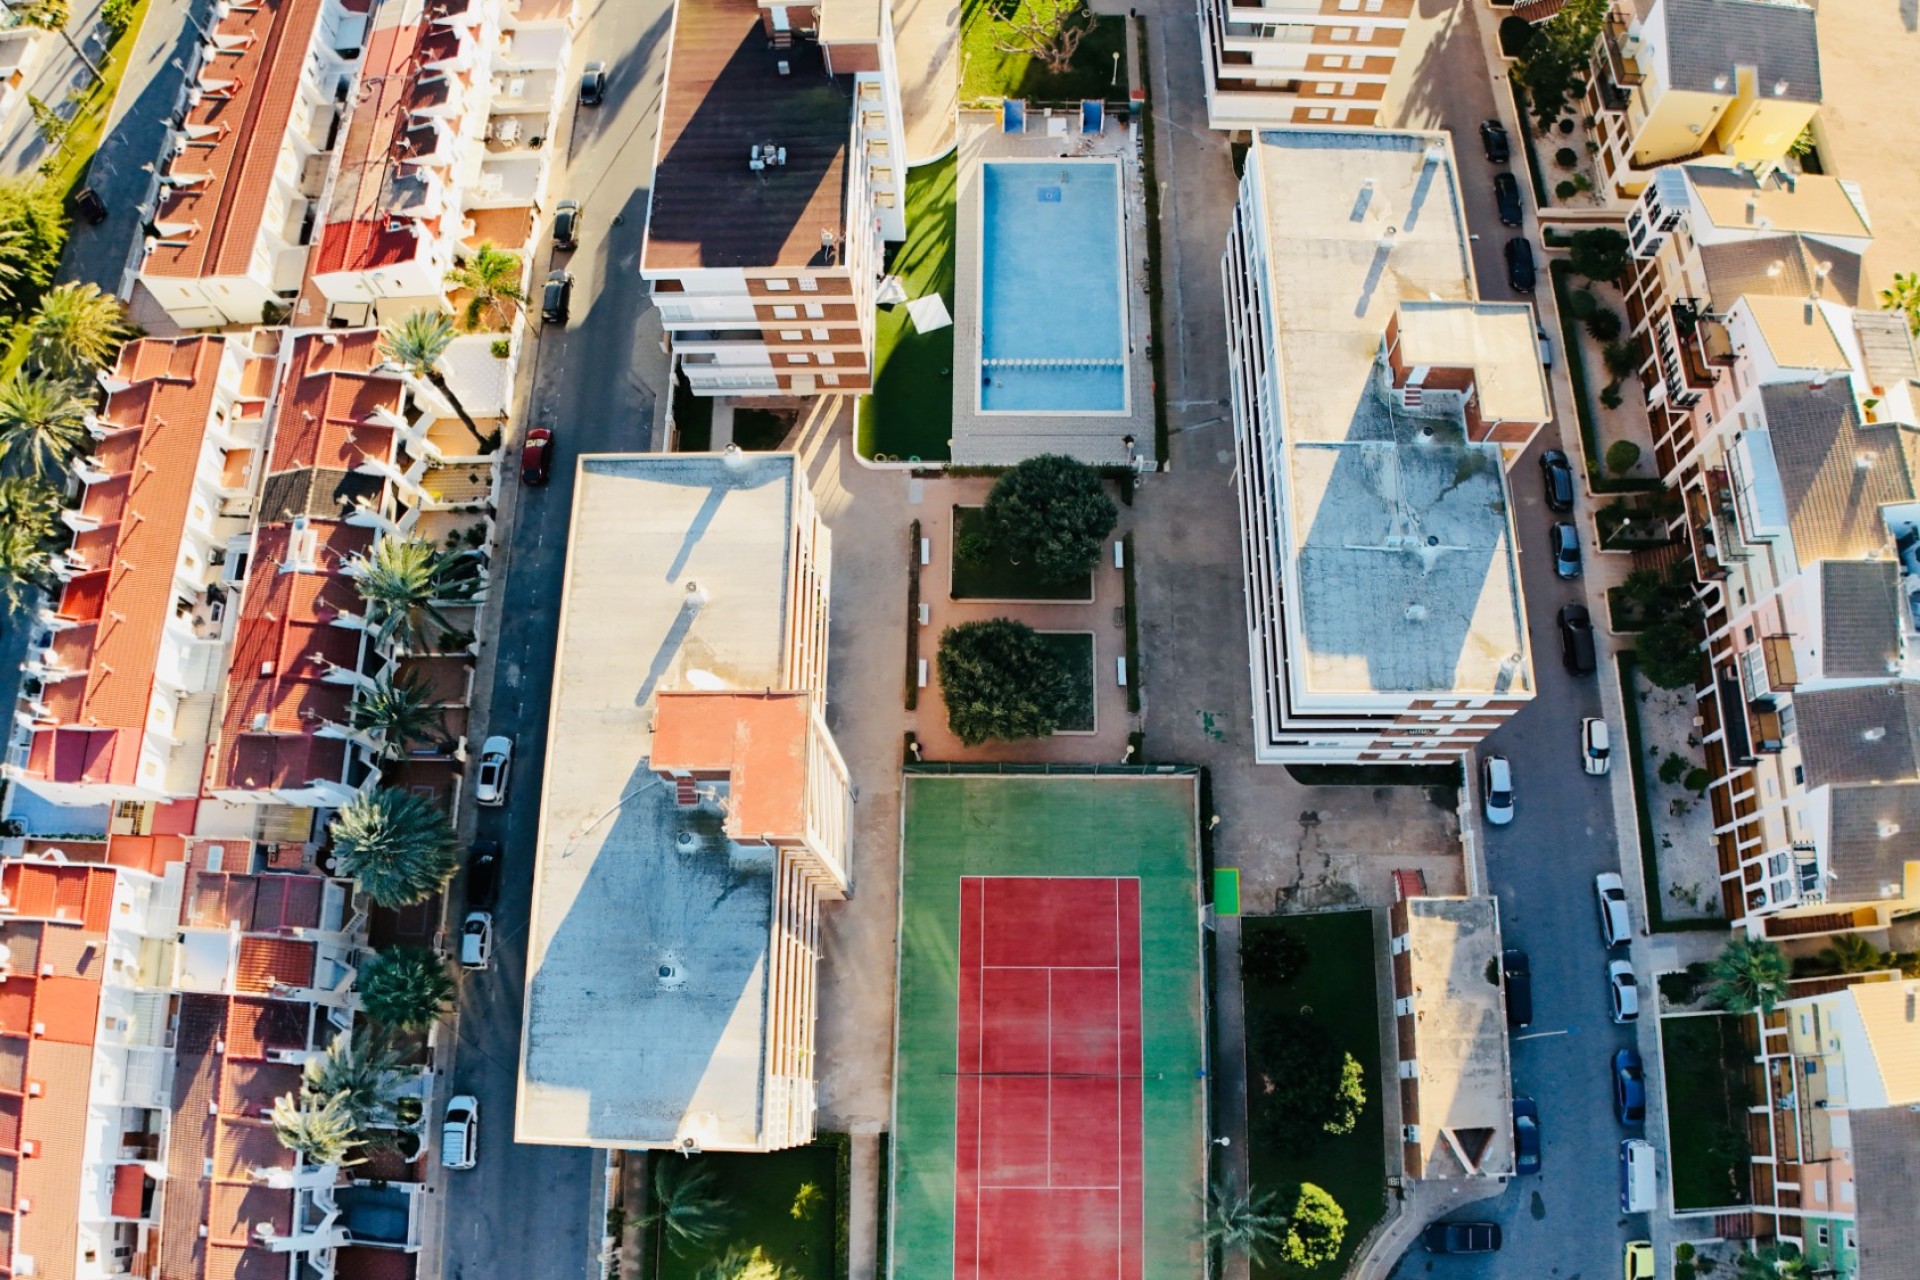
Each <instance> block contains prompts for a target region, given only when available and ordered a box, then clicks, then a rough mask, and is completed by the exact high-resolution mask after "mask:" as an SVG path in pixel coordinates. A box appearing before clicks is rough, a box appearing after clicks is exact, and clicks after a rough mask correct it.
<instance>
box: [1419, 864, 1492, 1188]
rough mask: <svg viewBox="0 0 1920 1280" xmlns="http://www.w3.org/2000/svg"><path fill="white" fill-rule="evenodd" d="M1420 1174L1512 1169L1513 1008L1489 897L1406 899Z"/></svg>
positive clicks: (1458, 1175) (1444, 1174) (1425, 1175)
mask: <svg viewBox="0 0 1920 1280" xmlns="http://www.w3.org/2000/svg"><path fill="white" fill-rule="evenodd" d="M1407 935H1408V943H1409V945H1408V958H1409V962H1410V964H1411V965H1412V975H1413V1016H1414V1019H1415V1024H1416V1025H1415V1030H1414V1036H1415V1045H1414V1051H1415V1053H1416V1054H1417V1055H1418V1058H1419V1066H1420V1076H1419V1085H1420V1146H1421V1148H1422V1150H1421V1158H1422V1163H1423V1165H1424V1166H1425V1168H1426V1172H1425V1174H1424V1175H1423V1176H1424V1177H1428V1178H1435V1177H1442V1178H1444V1177H1461V1176H1464V1175H1465V1174H1466V1173H1467V1172H1468V1171H1469V1169H1472V1170H1475V1171H1478V1172H1482V1173H1488V1174H1502V1173H1511V1172H1512V1170H1513V1135H1512V1123H1513V1093H1512V1085H1511V1084H1510V1082H1509V1080H1508V1072H1507V1021H1506V1007H1505V1002H1504V1000H1503V999H1502V996H1501V992H1500V984H1499V982H1498V981H1495V980H1490V978H1489V975H1490V974H1494V975H1495V976H1496V977H1497V969H1498V967H1499V963H1500V926H1499V914H1498V908H1497V906H1496V905H1495V903H1494V900H1493V899H1492V898H1409V899H1407Z"/></svg>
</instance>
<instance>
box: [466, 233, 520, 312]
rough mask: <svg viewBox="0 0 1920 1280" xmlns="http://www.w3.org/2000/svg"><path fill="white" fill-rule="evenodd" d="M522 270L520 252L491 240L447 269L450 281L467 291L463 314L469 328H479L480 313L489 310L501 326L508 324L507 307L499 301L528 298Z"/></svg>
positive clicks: (515, 300)
mask: <svg viewBox="0 0 1920 1280" xmlns="http://www.w3.org/2000/svg"><path fill="white" fill-rule="evenodd" d="M520 272H521V265H520V255H519V254H517V253H509V252H507V251H506V250H505V249H502V248H500V247H499V246H498V245H496V244H494V243H493V242H492V241H483V242H482V243H481V244H480V245H479V247H478V248H476V249H474V251H473V253H472V254H471V255H470V256H469V257H468V258H467V260H466V261H465V262H462V263H460V264H458V265H457V266H455V267H454V269H453V270H451V271H449V272H447V283H448V284H451V285H455V286H457V287H459V288H462V289H465V290H466V291H467V309H466V311H465V312H464V317H465V320H466V325H467V328H468V330H470V331H471V330H474V329H478V328H479V327H480V318H481V316H483V315H485V314H486V313H487V312H489V311H491V312H492V313H493V315H494V317H495V318H496V319H497V320H499V321H500V322H501V327H502V328H505V327H506V325H505V322H506V317H507V313H506V309H505V308H504V307H502V306H501V305H500V304H501V303H503V302H525V301H526V300H527V295H526V294H525V293H524V292H522V291H521V289H520Z"/></svg>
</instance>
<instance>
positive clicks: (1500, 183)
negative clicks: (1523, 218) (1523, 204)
mask: <svg viewBox="0 0 1920 1280" xmlns="http://www.w3.org/2000/svg"><path fill="white" fill-rule="evenodd" d="M1493 203H1494V204H1495V205H1496V206H1498V207H1499V210H1500V225H1501V226H1503V227H1517V226H1519V225H1520V213H1521V208H1520V184H1519V183H1518V182H1515V181H1514V179H1513V175H1512V174H1510V173H1496V174H1494V175H1493Z"/></svg>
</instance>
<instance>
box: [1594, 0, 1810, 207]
mask: <svg viewBox="0 0 1920 1280" xmlns="http://www.w3.org/2000/svg"><path fill="white" fill-rule="evenodd" d="M1819 109H1820V45H1819V41H1818V40H1817V39H1816V37H1815V35H1814V11H1813V9H1811V8H1809V7H1808V6H1806V5H1802V4H1798V3H1794V2H1793V0H1654V3H1653V5H1652V6H1651V7H1650V8H1649V9H1648V10H1647V12H1646V14H1645V16H1639V15H1638V14H1636V12H1635V8H1634V5H1633V4H1632V3H1631V0H1620V3H1618V4H1617V5H1616V6H1615V8H1614V10H1613V12H1612V13H1610V14H1609V15H1608V17H1607V22H1606V26H1605V28H1604V30H1603V33H1602V39H1601V42H1600V47H1599V49H1598V50H1596V55H1595V59H1594V74H1593V75H1592V76H1591V77H1590V78H1589V80H1588V86H1587V96H1586V101H1585V105H1584V113H1585V114H1587V115H1590V116H1593V117H1595V120H1594V138H1595V140H1596V141H1597V142H1598V143H1599V144H1600V151H1599V154H1598V155H1597V157H1596V160H1597V162H1598V165H1599V169H1600V178H1601V181H1600V189H1601V190H1602V191H1603V192H1610V193H1612V194H1613V195H1615V196H1617V197H1620V198H1625V199H1631V198H1632V197H1634V196H1637V195H1639V194H1640V192H1641V190H1642V189H1643V188H1644V187H1645V186H1646V184H1647V183H1648V182H1649V181H1650V180H1651V179H1652V177H1653V175H1654V173H1656V172H1657V171H1658V170H1659V168H1660V166H1662V165H1665V164H1672V163H1675V162H1677V161H1682V160H1691V159H1694V158H1696V157H1699V156H1725V157H1727V158H1729V159H1730V160H1732V161H1735V162H1738V163H1744V164H1749V165H1764V164H1770V163H1778V162H1779V161H1781V160H1783V159H1785V158H1786V156H1787V154H1788V152H1789V150H1790V149H1791V148H1792V147H1793V145H1794V143H1795V142H1796V141H1798V140H1799V138H1800V135H1801V134H1802V133H1804V132H1805V131H1806V129H1807V127H1808V126H1809V125H1810V124H1812V123H1813V117H1814V115H1815V113H1817V112H1818V111H1819Z"/></svg>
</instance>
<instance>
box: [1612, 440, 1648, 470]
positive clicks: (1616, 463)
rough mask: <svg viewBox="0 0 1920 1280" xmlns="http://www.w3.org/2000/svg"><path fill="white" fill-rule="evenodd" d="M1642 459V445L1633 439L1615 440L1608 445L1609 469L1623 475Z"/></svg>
mask: <svg viewBox="0 0 1920 1280" xmlns="http://www.w3.org/2000/svg"><path fill="white" fill-rule="evenodd" d="M1638 461H1640V446H1639V445H1637V444H1635V443H1634V442H1633V441H1631V440H1615V441H1614V442H1613V443H1612V444H1610V445H1608V446H1607V470H1609V471H1611V472H1613V474H1615V475H1617V476H1623V475H1625V474H1627V472H1629V471H1631V470H1633V464H1634V463H1636V462H1638Z"/></svg>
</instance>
